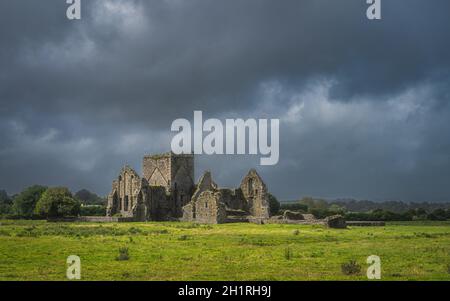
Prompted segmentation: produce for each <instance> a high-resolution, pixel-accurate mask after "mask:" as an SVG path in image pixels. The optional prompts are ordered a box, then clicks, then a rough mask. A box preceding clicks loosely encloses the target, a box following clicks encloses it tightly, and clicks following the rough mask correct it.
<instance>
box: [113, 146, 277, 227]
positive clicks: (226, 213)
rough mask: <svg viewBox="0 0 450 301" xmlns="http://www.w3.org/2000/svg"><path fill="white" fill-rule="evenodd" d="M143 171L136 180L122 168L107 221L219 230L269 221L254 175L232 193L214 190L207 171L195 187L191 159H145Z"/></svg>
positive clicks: (164, 156)
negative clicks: (229, 225)
mask: <svg viewBox="0 0 450 301" xmlns="http://www.w3.org/2000/svg"><path fill="white" fill-rule="evenodd" d="M142 171H143V175H142V177H141V176H139V175H138V174H137V173H136V172H135V171H134V170H133V169H132V168H130V167H129V166H125V167H124V168H122V170H121V172H120V174H119V176H118V177H117V179H116V180H114V181H113V184H112V191H111V193H110V194H109V196H108V204H107V213H106V214H107V216H108V217H114V216H120V217H121V218H123V219H125V220H132V221H165V220H182V221H193V222H199V223H210V224H219V223H227V222H257V223H262V222H263V221H264V220H267V219H268V218H269V216H270V212H269V203H268V192H267V187H266V185H265V184H264V182H263V180H262V179H261V177H260V176H259V175H258V173H257V172H256V170H254V169H252V170H250V171H249V172H248V174H247V175H246V176H245V177H244V178H243V180H242V182H241V184H240V186H239V187H238V188H235V189H229V188H220V187H218V186H217V184H216V183H214V181H213V180H212V177H211V173H210V172H208V171H207V172H205V173H204V174H203V176H202V177H201V178H200V180H199V182H198V183H197V184H195V182H194V155H191V154H189V155H185V154H183V155H176V154H174V153H172V152H169V153H166V154H159V155H149V156H145V157H144V159H143V165H142Z"/></svg>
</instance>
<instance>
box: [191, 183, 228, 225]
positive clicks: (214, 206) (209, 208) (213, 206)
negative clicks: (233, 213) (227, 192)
mask: <svg viewBox="0 0 450 301" xmlns="http://www.w3.org/2000/svg"><path fill="white" fill-rule="evenodd" d="M192 216H193V219H194V220H195V221H197V222H199V223H204V224H221V223H224V222H225V221H226V218H227V214H226V210H225V204H224V203H223V202H221V194H220V192H218V191H215V192H214V191H210V190H208V191H204V192H202V193H201V194H200V195H199V196H198V198H197V201H196V202H194V203H193V210H192Z"/></svg>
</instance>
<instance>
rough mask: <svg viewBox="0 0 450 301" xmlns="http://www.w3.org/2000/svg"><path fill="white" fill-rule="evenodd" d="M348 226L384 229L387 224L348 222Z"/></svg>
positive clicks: (380, 222) (378, 222)
mask: <svg viewBox="0 0 450 301" xmlns="http://www.w3.org/2000/svg"><path fill="white" fill-rule="evenodd" d="M347 225H348V226H356V227H384V226H386V222H383V221H347Z"/></svg>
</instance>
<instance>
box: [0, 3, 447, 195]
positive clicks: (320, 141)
mask: <svg viewBox="0 0 450 301" xmlns="http://www.w3.org/2000/svg"><path fill="white" fill-rule="evenodd" d="M365 2H366V1H364V0H340V1H331V0H283V1H273V0H245V1H244V0H227V1H218V0H217V1H211V0H189V1H187V0H152V1H130V0H124V1H120V0H116V1H113V0H98V1H95V0H89V1H86V0H82V20H80V21H68V20H67V19H66V15H65V10H66V4H65V1H64V0H46V1H34V0H3V1H1V2H0V189H6V190H7V191H8V192H9V193H15V192H18V191H20V190H21V189H23V188H24V187H25V186H27V185H32V184H43V185H50V186H55V185H64V186H68V187H70V188H71V189H72V190H74V191H76V190H78V189H80V188H87V189H90V190H92V191H95V192H97V193H99V194H102V195H104V194H107V193H108V191H109V189H110V186H111V181H112V179H113V178H114V177H116V175H117V174H118V172H119V170H120V168H121V166H122V165H124V164H126V163H127V164H129V165H131V166H132V167H134V168H135V169H136V170H137V171H138V172H140V170H141V159H142V156H143V155H144V154H146V153H154V152H163V151H164V152H165V151H168V150H169V148H170V140H171V137H172V135H173V134H172V133H171V132H170V125H171V123H172V121H173V120H174V119H176V118H188V119H192V117H193V111H194V110H203V114H204V117H205V118H211V117H217V118H222V119H224V118H237V117H241V118H280V161H279V163H278V165H276V166H266V167H260V166H259V156H254V157H245V156H242V157H241V156H231V157H225V156H212V157H210V156H201V157H198V158H197V160H196V177H198V176H200V174H201V172H202V171H203V170H204V169H210V170H211V171H212V173H213V177H214V178H215V181H216V182H217V183H218V184H219V185H221V186H236V185H238V184H239V182H240V179H241V178H242V176H243V175H244V174H245V172H246V171H247V170H248V169H249V168H251V167H255V166H256V167H257V169H258V171H259V172H260V174H261V175H262V177H263V178H264V179H265V181H266V183H267V184H268V186H269V189H270V190H271V191H272V192H273V193H274V194H275V195H276V196H278V197H279V198H280V199H295V198H298V197H302V196H306V195H311V196H318V197H329V198H335V197H354V198H359V199H371V200H406V201H449V200H450V47H449V46H450V2H449V1H447V0H434V1H425V0H395V1H391V0H389V1H386V0H384V1H382V18H383V19H382V20H381V21H369V20H367V18H366V15H365V10H366V7H367V5H366V4H365Z"/></svg>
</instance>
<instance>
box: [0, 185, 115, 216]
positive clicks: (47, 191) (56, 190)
mask: <svg viewBox="0 0 450 301" xmlns="http://www.w3.org/2000/svg"><path fill="white" fill-rule="evenodd" d="M105 213H106V207H105V200H104V199H103V198H101V197H99V196H98V195H96V194H95V193H92V192H90V191H88V190H86V189H82V190H80V191H78V192H77V193H75V195H73V194H72V193H71V192H70V190H69V189H68V188H66V187H46V186H40V185H33V186H30V187H27V188H25V189H24V190H23V191H21V192H20V193H18V194H16V195H13V196H9V195H8V194H7V193H6V191H5V190H0V216H1V217H3V218H23V219H40V218H63V217H76V216H80V215H81V216H88V215H105Z"/></svg>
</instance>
